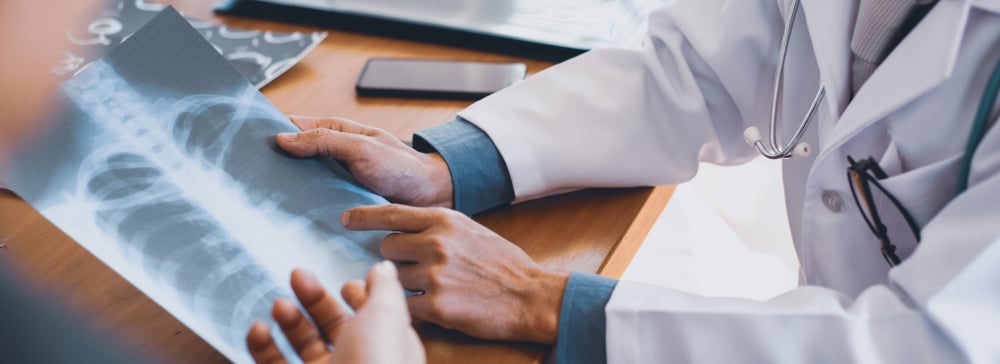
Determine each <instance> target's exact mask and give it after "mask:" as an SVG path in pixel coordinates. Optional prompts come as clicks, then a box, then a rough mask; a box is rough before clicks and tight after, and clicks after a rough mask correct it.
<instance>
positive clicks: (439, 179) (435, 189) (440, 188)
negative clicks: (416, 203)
mask: <svg viewBox="0 0 1000 364" xmlns="http://www.w3.org/2000/svg"><path fill="white" fill-rule="evenodd" d="M425 156H426V158H427V164H428V167H429V168H427V170H428V171H430V175H429V176H428V179H429V185H428V186H427V188H428V192H427V200H426V201H425V202H424V203H423V204H420V205H422V206H425V207H444V208H449V209H453V208H455V187H454V184H453V183H452V179H451V170H450V169H449V168H448V163H447V162H445V160H444V158H443V157H441V154H439V153H427V154H425Z"/></svg>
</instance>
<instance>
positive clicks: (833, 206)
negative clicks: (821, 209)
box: [823, 190, 844, 212]
mask: <svg viewBox="0 0 1000 364" xmlns="http://www.w3.org/2000/svg"><path fill="white" fill-rule="evenodd" d="M823 204H824V205H826V208H828V209H830V211H833V212H840V209H842V208H843V207H844V199H842V198H840V194H839V193H837V192H836V191H830V190H826V191H823Z"/></svg>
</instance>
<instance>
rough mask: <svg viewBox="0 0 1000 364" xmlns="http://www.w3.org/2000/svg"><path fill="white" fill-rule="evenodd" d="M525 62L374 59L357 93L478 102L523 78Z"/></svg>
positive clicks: (360, 79)
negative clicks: (473, 100) (475, 100)
mask: <svg viewBox="0 0 1000 364" xmlns="http://www.w3.org/2000/svg"><path fill="white" fill-rule="evenodd" d="M525 69H526V68H525V65H524V64H523V63H487V62H455V61H434V60H417V59H392V58H374V59H370V60H368V63H367V64H366V65H365V68H364V70H363V71H361V77H359V78H358V84H357V86H356V88H355V89H356V90H357V93H358V95H361V96H394V97H426V98H449V99H479V98H482V97H485V96H486V95H489V94H491V93H494V92H496V91H499V90H500V89H503V88H504V87H507V86H510V85H512V84H514V83H515V82H517V81H520V80H522V79H524V74H525Z"/></svg>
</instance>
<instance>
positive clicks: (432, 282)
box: [341, 205, 569, 344]
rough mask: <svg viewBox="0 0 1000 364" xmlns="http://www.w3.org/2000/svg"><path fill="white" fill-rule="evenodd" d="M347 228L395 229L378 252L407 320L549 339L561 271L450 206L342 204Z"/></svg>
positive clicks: (482, 334) (486, 334)
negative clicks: (398, 287) (393, 276)
mask: <svg viewBox="0 0 1000 364" xmlns="http://www.w3.org/2000/svg"><path fill="white" fill-rule="evenodd" d="M341 222H342V223H343V224H344V226H345V227H347V228H348V229H351V230H390V231H398V233H394V234H391V235H389V236H387V237H386V238H385V240H384V241H383V242H382V248H381V249H382V256H383V257H384V258H385V259H388V260H392V261H394V262H396V263H397V264H398V265H399V280H400V282H402V284H403V287H404V288H406V289H408V290H411V291H422V292H424V293H423V295H418V296H411V297H409V298H407V304H408V305H409V307H410V312H411V314H412V315H413V317H414V318H416V319H418V320H424V321H429V322H432V323H435V324H438V325H440V326H443V327H445V328H449V329H457V330H459V331H462V332H465V333H467V334H469V335H472V336H476V337H479V338H484V339H496V340H511V341H530V342H537V343H543V344H554V343H555V341H556V333H557V332H558V323H559V309H560V305H561V304H562V294H563V290H564V288H565V286H566V281H567V280H568V279H569V275H568V274H561V273H554V272H549V271H546V270H545V269H543V268H542V267H541V266H539V265H538V264H537V263H535V262H534V261H532V260H531V258H530V257H529V256H528V255H527V254H526V253H525V252H524V251H523V250H521V249H520V248H518V247H517V246H515V245H514V244H512V243H510V242H508V241H507V240H505V239H504V238H502V237H500V236H499V235H497V234H496V233H494V232H492V231H490V230H489V229H487V228H485V227H483V226H482V225H479V224H478V223H476V222H475V221H473V220H472V219H470V218H468V217H466V216H465V215H462V214H461V213H459V212H456V211H454V210H448V209H442V208H417V207H410V206H403V205H386V206H366V207H358V208H354V209H351V210H348V211H346V212H345V213H344V215H343V216H342V217H341Z"/></svg>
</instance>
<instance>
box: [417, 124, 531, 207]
mask: <svg viewBox="0 0 1000 364" xmlns="http://www.w3.org/2000/svg"><path fill="white" fill-rule="evenodd" d="M413 148H414V149H416V150H418V151H420V152H424V153H430V152H437V153H439V154H441V157H442V158H444V161H445V163H447V164H448V170H450V171H451V182H452V185H453V187H454V190H455V192H454V196H453V197H454V201H455V210H458V211H461V212H462V213H464V214H466V215H473V214H476V213H479V212H483V211H486V210H489V209H491V208H494V207H497V206H502V205H506V204H509V203H510V202H511V201H514V185H513V184H512V183H511V181H510V173H509V172H508V171H507V164H505V163H504V161H503V157H502V156H501V155H500V151H498V150H497V147H496V145H494V144H493V140H491V139H490V137H489V136H488V135H486V132H484V131H482V130H480V129H479V127H477V126H475V125H473V124H472V123H470V122H468V121H465V120H463V119H462V118H458V119H455V120H453V121H451V122H448V123H445V124H441V125H438V126H435V127H431V128H427V129H424V130H421V131H418V132H416V133H414V134H413Z"/></svg>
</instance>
